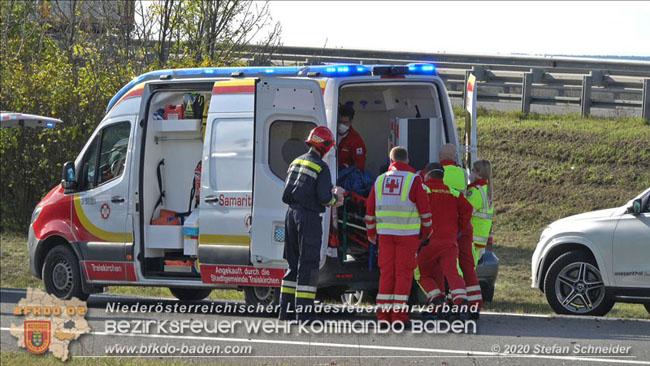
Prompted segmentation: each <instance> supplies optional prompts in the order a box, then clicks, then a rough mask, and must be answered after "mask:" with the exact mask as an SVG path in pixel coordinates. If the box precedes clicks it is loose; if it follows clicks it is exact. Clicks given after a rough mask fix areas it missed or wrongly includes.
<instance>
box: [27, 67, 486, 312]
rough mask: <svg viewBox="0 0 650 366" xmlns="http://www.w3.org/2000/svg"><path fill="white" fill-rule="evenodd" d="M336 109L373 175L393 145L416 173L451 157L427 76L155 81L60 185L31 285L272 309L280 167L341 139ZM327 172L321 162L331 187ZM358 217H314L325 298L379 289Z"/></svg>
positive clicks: (447, 118)
mask: <svg viewBox="0 0 650 366" xmlns="http://www.w3.org/2000/svg"><path fill="white" fill-rule="evenodd" d="M341 104H351V105H353V107H354V109H355V110H356V115H355V118H354V121H353V126H354V128H355V130H356V131H357V132H358V133H359V134H360V135H361V136H362V138H363V139H364V141H365V144H366V147H367V150H368V152H367V163H366V167H365V168H366V169H365V170H366V171H367V172H369V173H370V174H371V175H372V176H373V177H376V176H377V175H379V174H380V173H382V172H383V170H382V169H385V166H386V164H387V158H388V152H389V150H390V148H391V146H393V145H402V146H405V147H407V148H408V150H409V154H410V157H411V164H412V165H413V167H414V168H415V169H422V168H423V167H424V165H425V164H426V163H428V162H433V161H438V151H439V148H440V147H441V146H442V145H443V144H445V143H452V144H455V145H457V146H458V136H457V132H456V124H455V122H454V115H453V111H452V106H451V103H450V100H449V96H448V94H447V91H446V89H445V86H444V83H443V81H442V80H441V78H440V77H439V76H438V75H437V73H436V70H435V67H434V66H433V65H431V64H411V65H401V66H389V65H377V66H368V65H333V66H305V67H241V68H200V69H178V70H162V71H156V72H150V73H147V74H144V75H142V76H140V77H137V78H135V79H134V80H133V81H131V82H130V83H129V84H128V85H126V86H125V87H124V88H123V89H122V90H120V91H119V92H118V94H117V95H116V96H115V97H114V98H113V99H112V100H111V101H110V103H109V105H108V108H107V114H106V116H105V118H104V119H103V120H102V121H101V122H100V123H99V125H98V127H97V129H96V131H95V132H94V133H93V134H92V136H91V137H90V139H89V140H88V142H87V143H86V145H85V147H84V148H83V149H82V151H81V153H80V154H79V156H78V157H77V158H76V160H75V161H74V162H68V163H66V164H65V165H64V169H63V181H62V183H61V184H60V185H58V186H57V187H55V188H54V189H53V190H52V191H51V192H49V193H48V194H47V195H46V196H45V197H44V198H43V200H42V201H41V202H40V203H39V204H38V205H37V206H36V208H35V210H34V213H33V215H32V220H31V224H30V227H29V239H28V247H29V255H30V269H31V271H32V273H33V274H34V275H35V276H37V277H39V278H42V279H43V281H44V284H45V288H46V289H47V291H48V292H49V293H52V294H54V295H56V296H58V297H60V298H70V297H72V296H75V297H79V298H82V299H84V298H87V297H88V295H89V294H91V293H97V292H101V291H102V290H103V288H104V287H106V286H113V285H115V286H125V285H127V286H159V287H168V288H170V289H171V292H172V294H173V295H174V296H176V297H178V298H179V299H181V300H200V299H203V298H205V297H207V296H208V295H209V293H210V291H211V290H212V289H215V288H230V289H242V290H244V291H245V295H246V300H247V302H248V303H251V304H257V303H267V304H268V303H273V302H274V301H277V298H278V295H279V291H277V288H278V287H279V286H280V283H281V279H282V276H283V273H284V269H285V267H286V261H285V260H284V259H283V258H282V253H283V242H284V216H285V212H286V205H284V204H283V203H282V202H281V192H282V188H283V183H284V179H285V177H286V174H287V168H288V166H289V164H290V162H291V161H292V160H293V159H294V158H295V157H296V156H298V155H300V154H302V153H304V152H305V151H306V146H305V144H304V140H305V138H306V136H307V134H308V132H309V131H310V130H311V129H312V128H314V127H315V126H319V125H322V126H327V127H329V128H330V129H331V130H332V131H336V130H337V128H336V123H337V111H338V106H339V105H341ZM458 151H459V153H460V152H461V150H460V147H459V150H458ZM459 156H460V154H459ZM336 158H337V157H336V154H335V153H333V154H330V155H329V156H328V157H327V162H328V164H329V167H330V169H331V173H332V174H331V175H332V177H337V163H336ZM458 163H459V164H462V163H463V162H462V161H461V160H460V158H459V160H458ZM357 208H358V207H357ZM351 215H352V216H351ZM354 215H355V213H354V210H353V209H352V208H351V209H349V210H347V209H346V210H345V211H339V212H338V213H337V212H331V211H330V210H328V211H327V212H326V213H325V214H324V215H323V233H324V234H323V247H322V251H321V254H322V256H321V257H322V260H321V276H320V278H321V280H320V284H319V289H321V290H323V291H329V292H331V293H337V292H338V293H340V292H342V291H361V290H365V291H372V290H373V289H374V290H375V291H376V289H377V286H378V285H377V284H378V281H377V280H378V270H377V266H376V262H375V261H376V253H375V250H376V248H372V247H371V246H369V245H368V243H367V242H365V240H361V239H360V238H362V237H363V235H362V234H363V233H362V232H363V230H365V229H364V227H363V225H357V224H355V223H354V219H355V217H356V216H354ZM359 222H362V221H361V220H360V221H359ZM353 230H357V233H356V236H354V235H353V234H354V233H353ZM359 233H361V235H360V234H359ZM353 236H354V237H353ZM494 258H496V257H494ZM373 262H374V263H373ZM484 264H485V265H483V266H482V267H483V269H481V268H479V272H480V273H481V271H483V273H482V274H481V279H482V280H483V282H484V284H486V285H488V286H493V284H494V280H495V278H496V266H497V265H498V263H495V262H494V260H492V261H491V262H489V263H487V262H486V263H484Z"/></svg>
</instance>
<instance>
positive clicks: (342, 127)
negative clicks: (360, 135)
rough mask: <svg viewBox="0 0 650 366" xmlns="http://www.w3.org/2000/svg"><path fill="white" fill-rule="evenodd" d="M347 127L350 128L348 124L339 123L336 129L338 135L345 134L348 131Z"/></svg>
mask: <svg viewBox="0 0 650 366" xmlns="http://www.w3.org/2000/svg"><path fill="white" fill-rule="evenodd" d="M349 129H350V126H348V125H343V124H340V125H339V126H338V127H337V130H338V132H339V135H345V134H346V133H347V132H348V130H349Z"/></svg>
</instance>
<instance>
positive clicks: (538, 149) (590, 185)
mask: <svg viewBox="0 0 650 366" xmlns="http://www.w3.org/2000/svg"><path fill="white" fill-rule="evenodd" d="M456 112H457V116H458V117H457V122H458V124H459V125H464V117H463V115H462V114H461V113H459V111H456ZM461 129H462V126H461ZM478 133H479V146H478V148H479V157H480V158H481V159H489V160H491V161H492V163H493V166H494V187H495V190H494V200H495V213H496V218H495V224H494V238H495V252H496V254H497V256H499V258H500V260H501V266H500V269H499V278H498V280H497V284H496V290H495V296H494V302H492V303H488V304H486V309H487V310H491V311H502V312H521V313H541V314H551V313H552V311H551V309H550V307H549V306H548V305H547V303H546V299H545V298H544V295H543V294H542V293H541V292H540V291H537V290H534V289H531V288H530V259H531V257H532V254H533V251H534V249H535V245H536V244H537V240H538V239H539V235H540V233H541V232H542V230H543V229H544V227H545V226H546V225H548V224H549V223H551V222H552V221H554V220H557V219H559V218H562V217H566V216H569V215H573V214H578V213H581V212H587V211H592V210H597V209H602V208H609V207H615V206H620V205H623V204H625V203H626V202H627V201H628V200H630V199H631V198H632V197H634V196H635V195H637V194H638V193H639V192H641V191H642V190H643V189H645V188H647V187H650V146H649V141H650V126H648V125H646V124H644V123H643V122H642V121H641V120H638V119H617V120H611V119H599V118H590V119H580V118H579V117H578V116H572V115H569V116H557V115H556V116H551V115H529V116H527V117H525V116H522V115H520V114H518V113H500V112H491V111H480V113H479V121H478ZM461 136H462V134H461ZM1 240H2V247H1V248H2V263H1V264H2V287H16V288H25V287H39V288H42V282H40V281H37V280H36V279H35V278H33V277H32V276H31V274H30V273H29V268H28V266H27V263H28V259H27V250H26V249H27V248H26V246H25V240H26V238H25V236H23V235H4V234H3V236H2V238H1ZM109 291H110V292H112V293H121V294H129V295H139V296H158V297H170V296H171V294H170V293H169V291H168V290H167V289H165V288H142V287H111V288H110V290H109ZM211 298H214V299H217V298H220V299H231V300H241V299H243V294H242V293H241V292H237V291H214V292H213V293H212V295H211ZM608 316H610V317H633V318H646V319H647V318H650V316H649V315H648V313H647V312H646V311H645V309H644V308H643V306H641V305H636V304H617V305H616V306H615V307H614V309H613V310H612V311H611V312H610V313H609V314H608Z"/></svg>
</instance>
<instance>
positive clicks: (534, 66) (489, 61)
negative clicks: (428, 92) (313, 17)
mask: <svg viewBox="0 0 650 366" xmlns="http://www.w3.org/2000/svg"><path fill="white" fill-rule="evenodd" d="M244 58H245V57H244ZM265 62H268V61H265ZM272 62H273V63H274V64H278V65H279V64H282V65H307V64H309V65H315V64H323V63H324V64H327V63H361V64H406V63H410V62H432V63H434V64H435V65H436V68H437V70H438V73H439V75H440V76H441V77H442V78H443V80H444V81H445V84H446V87H447V90H448V91H449V95H450V97H451V98H452V101H455V103H462V101H463V100H464V89H465V88H464V86H465V84H466V82H467V77H468V75H469V73H470V72H471V73H474V75H476V78H477V81H478V102H479V103H481V102H483V103H484V105H485V104H489V103H497V104H508V105H509V106H510V109H512V107H513V106H514V107H515V108H516V109H519V110H521V112H523V113H529V112H531V106H553V107H564V108H567V109H576V108H579V110H580V112H581V115H582V116H583V117H586V116H589V115H590V114H592V108H594V109H595V108H598V109H605V110H611V111H627V112H628V114H632V115H635V116H640V117H642V118H643V119H645V120H649V121H650V85H649V84H650V62H647V61H627V60H607V59H594V58H569V57H536V56H500V55H496V56H489V55H463V54H446V53H415V52H390V51H368V50H352V49H327V48H308V47H281V48H279V49H277V50H276V52H274V53H273V55H272ZM249 63H250V64H256V60H254V59H249Z"/></svg>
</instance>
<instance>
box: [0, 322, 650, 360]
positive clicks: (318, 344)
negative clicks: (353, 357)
mask: <svg viewBox="0 0 650 366" xmlns="http://www.w3.org/2000/svg"><path fill="white" fill-rule="evenodd" d="M0 330H2V331H8V330H10V328H0ZM89 334H92V335H96V336H109V337H110V336H115V337H125V336H126V337H143V338H158V339H174V340H178V339H186V340H202V341H222V342H242V343H265V344H282V345H291V346H310V347H333V348H353V349H358V350H361V349H367V350H389V351H406V352H423V353H450V354H457V355H464V356H465V357H510V358H539V359H550V360H565V361H582V362H609V363H619V364H632V365H650V361H637V360H622V359H614V358H601V357H578V356H552V355H512V354H507V353H498V352H483V351H471V350H456V349H438V348H419V347H397V346H379V345H367V344H340V343H325V342H301V341H285V340H282V341H280V340H273V339H253V338H226V337H199V336H186V335H163V334H132V333H128V334H115V333H107V332H90V333H89ZM284 357H291V356H284ZM328 357H329V356H328ZM360 357H365V356H360ZM632 357H634V356H632Z"/></svg>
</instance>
